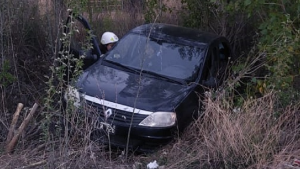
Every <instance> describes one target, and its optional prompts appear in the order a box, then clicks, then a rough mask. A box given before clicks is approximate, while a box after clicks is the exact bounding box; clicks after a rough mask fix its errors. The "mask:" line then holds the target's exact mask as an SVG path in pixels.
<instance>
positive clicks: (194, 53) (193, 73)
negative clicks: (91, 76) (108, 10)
mask: <svg viewBox="0 0 300 169" xmlns="http://www.w3.org/2000/svg"><path fill="white" fill-rule="evenodd" d="M203 56H204V49H203V47H202V48H201V47H198V46H186V45H182V44H178V43H174V42H170V41H164V40H161V39H159V40H157V39H152V38H151V37H146V36H143V35H138V34H133V33H132V34H128V35H127V36H125V37H124V38H122V40H120V41H119V43H118V44H117V45H116V46H115V47H114V48H113V49H112V50H111V51H110V52H109V53H108V54H107V56H106V57H105V60H109V61H112V62H117V63H119V64H122V65H124V66H128V67H131V68H134V69H137V70H142V71H145V72H153V73H156V74H160V75H163V76H167V77H171V78H177V79H182V80H186V81H194V80H195V79H196V77H197V74H198V71H199V67H200V66H202V64H203V61H204V57H203Z"/></svg>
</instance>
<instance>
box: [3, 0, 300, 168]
mask: <svg viewBox="0 0 300 169" xmlns="http://www.w3.org/2000/svg"><path fill="white" fill-rule="evenodd" d="M107 2H108V1H107ZM93 3H94V1H91V0H87V1H86V0H81V1H70V0H64V1H63V0H61V1H60V0H51V1H32V0H24V1H22V2H20V1H17V0H11V1H6V0H4V1H1V2H0V54H1V58H0V65H1V66H0V70H1V72H0V82H1V84H0V93H1V95H0V101H1V106H0V107H1V109H0V127H1V131H0V146H1V147H0V168H15V167H21V166H29V167H30V165H33V166H32V167H36V168H40V167H41V166H43V167H42V168H66V167H71V168H84V167H91V168H105V167H111V168H133V166H134V167H135V168H145V167H146V164H147V163H149V162H151V161H154V160H157V161H158V163H159V165H164V166H165V168H287V167H289V165H290V164H292V161H293V160H294V159H300V156H299V154H300V147H299V145H300V137H299V136H300V115H299V106H300V105H299V86H300V84H299V83H300V82H299V77H300V76H299V72H300V65H299V63H300V62H299V61H300V58H299V56H300V46H299V44H300V42H299V41H300V40H299V38H300V37H299V35H300V28H299V26H300V21H299V18H300V0H295V1H293V2H291V1H288V0H280V1H279V0H273V1H271V0H255V1H250V0H231V1H225V0H201V2H200V1H199V0H181V1H176V2H175V1H171V0H148V1H139V2H133V1H129V0H123V1H122V0H120V1H118V0H111V4H106V5H107V6H105V5H103V3H102V4H101V6H97V5H99V4H93ZM112 4H113V5H115V8H113V9H112V8H111V7H110V6H109V5H112ZM67 9H72V10H73V11H74V12H76V13H80V14H83V15H84V16H86V17H87V18H88V19H89V20H90V23H91V24H92V28H93V29H94V33H95V35H96V36H97V37H99V38H100V36H101V34H102V33H103V32H104V31H107V30H109V31H113V32H115V33H116V34H117V35H118V36H120V37H121V36H123V35H124V34H125V33H126V32H127V31H128V30H130V29H131V28H133V27H135V26H137V25H140V24H142V23H145V22H167V23H173V24H178V25H183V26H187V27H194V28H197V29H202V30H206V31H210V32H214V33H217V34H220V35H223V36H226V37H227V38H228V39H229V40H230V42H231V45H232V51H233V58H234V59H235V60H234V63H233V68H232V70H233V72H232V75H230V77H229V79H228V80H227V82H226V83H225V84H223V86H222V87H221V89H220V90H217V91H210V92H208V93H207V95H206V97H205V100H204V103H205V111H204V116H203V118H200V119H198V120H197V121H196V122H195V123H194V124H192V125H191V126H190V127H189V128H188V129H187V130H186V131H185V133H183V135H182V136H181V137H179V138H177V139H176V140H175V141H174V143H172V144H170V145H167V146H166V147H164V148H162V149H161V150H160V151H158V152H156V153H154V154H149V155H146V157H145V156H143V157H142V156H140V155H136V156H135V155H132V156H126V157H125V155H124V152H122V150H120V151H119V150H114V151H112V150H111V149H110V147H107V146H104V145H101V144H99V143H96V142H93V141H91V140H90V136H91V128H92V127H95V126H96V127H97V125H98V124H97V123H96V122H95V121H91V119H95V118H91V117H93V116H95V115H93V114H87V115H85V116H82V114H81V115H80V114H78V113H76V111H75V110H73V109H72V108H73V106H71V105H72V104H73V103H68V104H67V108H69V109H70V110H69V111H68V109H67V111H66V112H64V113H62V112H61V109H62V106H63V105H62V99H63V95H62V93H63V90H65V88H64V87H65V86H66V84H65V83H66V81H65V80H64V79H63V72H64V71H65V69H66V68H68V67H70V65H68V64H57V63H65V62H62V60H60V59H61V58H58V55H59V54H60V56H62V58H64V59H67V60H68V62H69V61H70V62H75V63H77V65H75V69H76V70H75V73H77V74H80V72H81V70H80V67H81V65H82V62H81V61H80V59H79V60H78V59H74V58H73V57H72V55H69V54H68V53H67V51H68V50H69V49H64V50H63V51H62V52H61V53H59V48H60V45H61V44H59V43H58V42H59V41H60V42H62V43H65V44H67V45H65V46H69V45H70V38H72V35H73V34H72V32H73V31H76V30H77V29H78V28H77V27H76V26H75V25H74V24H73V23H72V24H70V25H64V24H65V19H66V18H67V14H68V11H67ZM175 16H176V17H175ZM64 27H68V28H70V32H69V33H68V34H60V32H62V30H63V28H64ZM83 45H85V46H86V48H87V49H88V48H90V46H89V44H88V43H84V44H83ZM57 65H60V66H57ZM19 102H22V103H23V104H25V105H26V107H31V106H32V105H33V103H35V102H38V103H39V104H40V108H39V110H38V115H37V116H36V117H34V120H32V122H31V123H30V125H29V126H30V127H29V129H28V130H26V131H25V132H24V134H23V137H21V138H20V139H19V144H18V145H17V147H16V150H15V152H14V153H13V154H12V155H9V156H8V155H6V153H5V152H4V147H5V144H4V142H5V140H6V135H7V132H8V129H9V125H10V123H11V119H12V115H13V113H14V111H15V107H16V105H17V103H19ZM69 105H70V106H69ZM27 109H28V108H27ZM27 109H26V108H24V111H23V112H22V113H21V117H20V120H22V119H24V118H25V117H26V113H27V112H26V110H27ZM61 124H68V125H61ZM69 127H72V129H73V130H71V131H70V132H72V134H70V133H69ZM178 159H180V160H178ZM16 161H17V163H16Z"/></svg>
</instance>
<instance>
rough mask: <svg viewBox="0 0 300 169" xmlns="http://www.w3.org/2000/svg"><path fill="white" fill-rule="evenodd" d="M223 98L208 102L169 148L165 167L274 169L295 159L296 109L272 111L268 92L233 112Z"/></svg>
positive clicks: (298, 146) (298, 139)
mask: <svg viewBox="0 0 300 169" xmlns="http://www.w3.org/2000/svg"><path fill="white" fill-rule="evenodd" d="M226 99H227V98H222V97H217V98H216V99H212V98H211V97H210V96H209V97H208V98H207V100H206V110H205V112H204V117H203V118H201V119H198V120H197V122H196V123H195V124H193V125H191V126H190V128H189V129H187V131H186V132H185V133H184V135H183V136H182V137H181V138H180V139H178V141H177V142H176V143H175V144H174V145H173V147H172V148H170V149H169V150H168V156H167V161H168V168H274V167H275V168H277V167H278V165H279V164H280V165H282V164H283V163H289V162H290V161H291V160H292V159H293V158H297V159H299V158H300V154H299V151H300V127H299V125H300V124H299V122H300V116H299V107H298V106H291V107H288V108H286V109H285V110H282V111H281V112H275V110H274V108H273V105H274V100H276V97H275V94H274V93H268V94H266V95H265V96H263V97H262V98H259V99H254V100H246V101H245V103H244V105H243V106H242V107H241V109H240V111H238V112H234V111H233V110H232V109H230V108H228V107H227V105H228V104H227V101H226ZM276 113H279V114H280V116H279V117H277V118H276V117H275V114H276ZM178 159H180V160H178Z"/></svg>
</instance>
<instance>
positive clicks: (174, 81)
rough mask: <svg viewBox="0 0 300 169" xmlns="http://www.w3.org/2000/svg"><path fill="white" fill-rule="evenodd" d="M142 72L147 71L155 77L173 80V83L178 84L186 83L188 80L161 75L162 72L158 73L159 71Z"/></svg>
mask: <svg viewBox="0 0 300 169" xmlns="http://www.w3.org/2000/svg"><path fill="white" fill-rule="evenodd" d="M142 72H143V73H145V74H148V75H151V76H153V77H158V78H161V79H164V80H167V81H169V82H173V83H177V84H186V81H185V80H182V79H174V78H170V77H168V76H165V75H161V74H158V73H155V72H151V71H148V70H142Z"/></svg>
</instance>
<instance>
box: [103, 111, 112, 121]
mask: <svg viewBox="0 0 300 169" xmlns="http://www.w3.org/2000/svg"><path fill="white" fill-rule="evenodd" d="M111 115H112V110H111V109H106V110H105V111H104V117H105V120H106V119H108V118H109V117H110V116H111Z"/></svg>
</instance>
